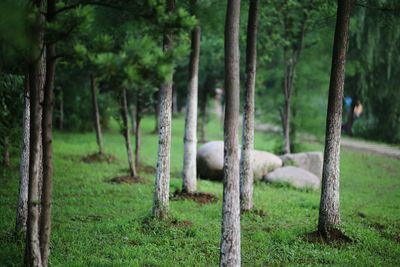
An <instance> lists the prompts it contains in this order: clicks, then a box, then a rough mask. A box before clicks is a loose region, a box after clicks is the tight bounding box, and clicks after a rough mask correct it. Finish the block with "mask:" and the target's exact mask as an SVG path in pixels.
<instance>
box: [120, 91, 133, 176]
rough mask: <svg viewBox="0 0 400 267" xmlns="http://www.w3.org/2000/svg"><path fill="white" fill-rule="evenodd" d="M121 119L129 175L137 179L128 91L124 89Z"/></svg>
mask: <svg viewBox="0 0 400 267" xmlns="http://www.w3.org/2000/svg"><path fill="white" fill-rule="evenodd" d="M121 117H122V130H121V132H122V135H123V136H124V138H125V147H126V152H127V154H128V167H129V175H130V176H132V177H136V176H137V175H136V168H135V165H134V164H133V153H132V143H131V136H130V133H129V119H128V118H129V113H128V100H127V98H126V90H125V89H123V90H122V93H121Z"/></svg>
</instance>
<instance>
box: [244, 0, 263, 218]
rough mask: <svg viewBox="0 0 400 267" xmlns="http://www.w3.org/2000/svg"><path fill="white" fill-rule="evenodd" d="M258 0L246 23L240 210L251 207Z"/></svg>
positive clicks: (252, 5)
mask: <svg viewBox="0 0 400 267" xmlns="http://www.w3.org/2000/svg"><path fill="white" fill-rule="evenodd" d="M259 3H260V2H259V0H251V1H250V7H249V17H248V23H247V48H246V61H247V62H246V85H245V100H244V108H243V113H244V114H243V133H242V134H243V135H242V153H241V158H240V160H241V161H240V201H241V203H240V204H241V210H242V211H247V210H251V209H252V208H253V166H252V155H251V154H252V151H253V148H254V91H255V84H256V65H257V20H258V10H259Z"/></svg>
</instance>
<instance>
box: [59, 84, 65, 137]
mask: <svg viewBox="0 0 400 267" xmlns="http://www.w3.org/2000/svg"><path fill="white" fill-rule="evenodd" d="M58 129H59V130H60V131H62V130H63V129H64V93H63V90H62V88H60V120H59V125H58Z"/></svg>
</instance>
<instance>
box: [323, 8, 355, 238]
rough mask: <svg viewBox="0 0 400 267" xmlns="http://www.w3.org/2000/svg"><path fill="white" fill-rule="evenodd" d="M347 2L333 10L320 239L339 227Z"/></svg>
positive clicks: (348, 16)
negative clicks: (333, 36) (332, 41)
mask: <svg viewBox="0 0 400 267" xmlns="http://www.w3.org/2000/svg"><path fill="white" fill-rule="evenodd" d="M351 2H352V1H348V0H339V1H338V9H337V18H336V30H335V39H334V43H333V55H332V69H331V80H330V85H329V99H328V112H327V118H326V137H325V153H324V165H323V174H322V189H321V202H320V209H319V221H318V230H319V232H320V233H321V234H323V235H327V234H329V230H330V229H332V228H335V227H337V226H338V225H339V224H340V211H339V176H340V167H339V166H340V132H341V125H342V105H343V87H344V77H345V64H346V48H347V42H348V29H349V21H350V11H351V5H352V3H351Z"/></svg>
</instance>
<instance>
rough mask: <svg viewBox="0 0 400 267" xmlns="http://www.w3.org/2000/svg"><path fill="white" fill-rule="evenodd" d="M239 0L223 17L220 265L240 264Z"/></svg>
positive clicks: (229, 2)
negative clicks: (223, 87) (223, 110)
mask: <svg viewBox="0 0 400 267" xmlns="http://www.w3.org/2000/svg"><path fill="white" fill-rule="evenodd" d="M239 22H240V0H229V1H228V7H227V13H226V21H225V96H226V99H225V100H226V102H225V119H224V192H223V204H222V236H221V251H220V266H240V197H239V195H240V192H239V155H238V152H239V140H238V139H239V138H238V124H239V123H238V119H239V100H240V94H239V92H240V80H239V70H240V68H239V60H240V55H239Z"/></svg>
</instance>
